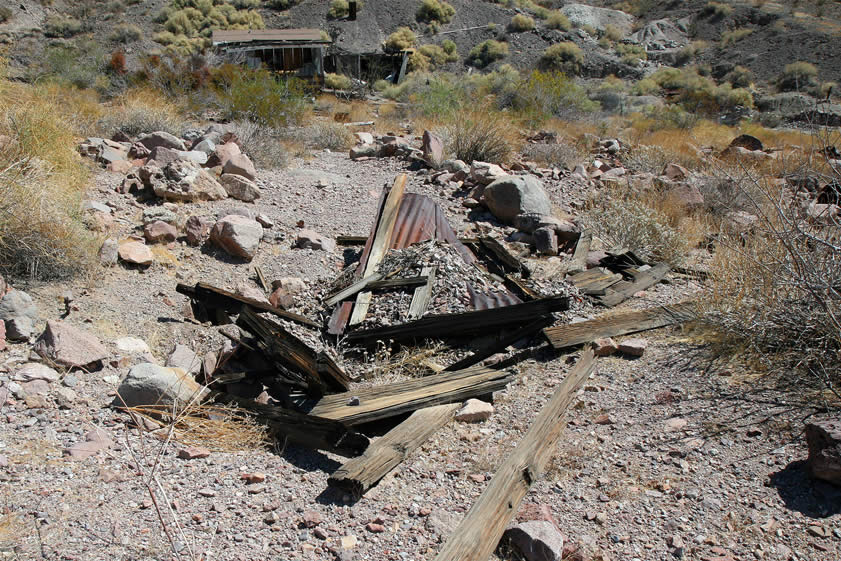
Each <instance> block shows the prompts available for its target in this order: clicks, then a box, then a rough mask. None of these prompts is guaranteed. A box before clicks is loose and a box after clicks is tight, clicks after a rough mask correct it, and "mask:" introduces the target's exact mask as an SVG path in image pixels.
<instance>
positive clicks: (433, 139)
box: [421, 131, 444, 169]
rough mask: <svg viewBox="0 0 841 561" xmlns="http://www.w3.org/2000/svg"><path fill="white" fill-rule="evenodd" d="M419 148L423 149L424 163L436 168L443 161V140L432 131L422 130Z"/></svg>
mask: <svg viewBox="0 0 841 561" xmlns="http://www.w3.org/2000/svg"><path fill="white" fill-rule="evenodd" d="M421 150H422V151H423V159H424V160H425V161H426V163H428V164H429V165H430V166H432V167H434V168H436V169H437V168H438V167H439V166H440V165H441V162H443V161H444V141H443V140H441V137H440V136H438V135H436V134H434V133H431V132H429V131H423V140H422V142H421Z"/></svg>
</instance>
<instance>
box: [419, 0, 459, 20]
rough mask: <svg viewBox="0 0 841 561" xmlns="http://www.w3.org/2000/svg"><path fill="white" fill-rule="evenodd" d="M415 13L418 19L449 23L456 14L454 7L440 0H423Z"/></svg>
mask: <svg viewBox="0 0 841 561" xmlns="http://www.w3.org/2000/svg"><path fill="white" fill-rule="evenodd" d="M415 15H416V17H417V19H418V21H424V22H427V23H431V22H437V23H450V21H451V20H452V19H453V16H454V15H456V9H455V8H453V7H452V5H450V4H448V3H447V2H443V1H442V0H423V2H421V5H420V6H419V7H418V11H417V13H416V14H415Z"/></svg>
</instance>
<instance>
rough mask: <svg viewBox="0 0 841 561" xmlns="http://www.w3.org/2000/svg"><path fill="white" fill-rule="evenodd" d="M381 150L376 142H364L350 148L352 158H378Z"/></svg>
mask: <svg viewBox="0 0 841 561" xmlns="http://www.w3.org/2000/svg"><path fill="white" fill-rule="evenodd" d="M379 152H380V149H379V147H377V146H376V145H374V144H362V145H359V146H354V147H353V148H351V149H350V159H351V160H358V159H360V158H376V157H377V155H378V154H379Z"/></svg>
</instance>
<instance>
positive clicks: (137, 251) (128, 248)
mask: <svg viewBox="0 0 841 561" xmlns="http://www.w3.org/2000/svg"><path fill="white" fill-rule="evenodd" d="M117 254H118V255H119V257H120V259H122V260H123V261H125V262H126V263H132V264H135V265H142V266H149V265H151V264H152V263H153V262H154V261H155V256H154V255H152V250H151V249H149V248H148V247H146V244H144V243H143V242H138V241H128V242H123V243H121V244H120V245H119V248H118V249H117Z"/></svg>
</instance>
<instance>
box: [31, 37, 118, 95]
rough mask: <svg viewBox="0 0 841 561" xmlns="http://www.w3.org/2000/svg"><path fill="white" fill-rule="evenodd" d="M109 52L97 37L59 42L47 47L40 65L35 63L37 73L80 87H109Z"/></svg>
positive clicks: (32, 72) (34, 68) (39, 75)
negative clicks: (88, 39)
mask: <svg viewBox="0 0 841 561" xmlns="http://www.w3.org/2000/svg"><path fill="white" fill-rule="evenodd" d="M105 64H106V55H105V51H104V50H103V49H102V47H101V45H99V44H98V43H96V42H94V41H84V42H78V41H77V42H75V43H73V44H65V45H55V46H50V47H47V48H46V49H45V50H44V55H43V57H42V62H41V64H40V65H37V66H32V67H30V69H29V72H30V73H31V74H33V77H36V78H39V79H47V80H52V81H56V82H60V83H66V84H71V85H73V86H75V87H77V88H79V89H92V88H100V89H107V87H108V86H110V80H109V79H108V76H107V74H106V68H105Z"/></svg>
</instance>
